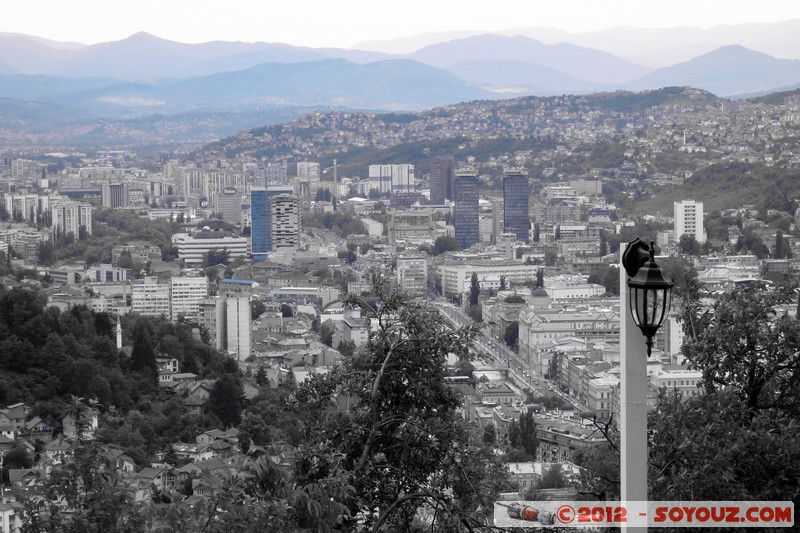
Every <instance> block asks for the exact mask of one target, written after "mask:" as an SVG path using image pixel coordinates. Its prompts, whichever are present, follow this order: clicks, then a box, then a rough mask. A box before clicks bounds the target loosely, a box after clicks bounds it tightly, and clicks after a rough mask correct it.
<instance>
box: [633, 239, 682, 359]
mask: <svg viewBox="0 0 800 533" xmlns="http://www.w3.org/2000/svg"><path fill="white" fill-rule="evenodd" d="M622 266H623V267H624V268H625V272H626V273H627V274H628V280H627V281H628V288H629V289H630V296H629V298H628V303H629V306H630V311H631V316H632V317H633V320H634V322H635V323H636V326H637V327H638V328H639V329H640V330H641V331H642V334H643V335H644V336H645V337H646V339H647V341H646V343H647V357H648V358H649V357H650V355H651V353H652V351H653V337H655V334H656V332H657V331H658V328H660V327H661V325H662V324H663V323H664V319H665V318H666V316H667V312H668V311H669V304H670V298H671V296H672V286H673V285H674V283H673V282H672V280H670V279H667V278H665V277H664V273H663V272H662V271H661V268H659V266H658V264H656V261H655V243H654V242H653V241H650V245H649V246H648V245H647V244H645V243H643V242H642V241H641V240H639V239H638V238H637V239H636V240H635V241H633V242H630V243H628V246H627V247H626V248H625V252H624V253H623V254H622Z"/></svg>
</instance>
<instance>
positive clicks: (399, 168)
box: [368, 164, 416, 193]
mask: <svg viewBox="0 0 800 533" xmlns="http://www.w3.org/2000/svg"><path fill="white" fill-rule="evenodd" d="M368 172H369V179H370V180H378V182H379V183H381V184H382V183H383V181H384V180H385V181H389V182H390V183H391V192H393V193H398V192H399V193H404V192H411V191H413V190H414V189H415V187H416V179H415V178H414V165H409V164H402V165H369V168H368ZM382 189H383V187H381V192H384V191H383V190H382Z"/></svg>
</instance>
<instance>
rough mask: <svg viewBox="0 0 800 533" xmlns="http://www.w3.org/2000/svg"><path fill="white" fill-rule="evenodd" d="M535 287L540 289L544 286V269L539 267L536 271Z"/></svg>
mask: <svg viewBox="0 0 800 533" xmlns="http://www.w3.org/2000/svg"><path fill="white" fill-rule="evenodd" d="M536 287H537V288H539V289H541V288H542V287H544V269H541V268H540V269H539V270H537V271H536Z"/></svg>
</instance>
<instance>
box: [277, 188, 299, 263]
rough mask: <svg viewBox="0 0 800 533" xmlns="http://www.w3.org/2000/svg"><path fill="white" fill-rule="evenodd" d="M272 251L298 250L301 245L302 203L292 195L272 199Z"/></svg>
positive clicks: (281, 195)
mask: <svg viewBox="0 0 800 533" xmlns="http://www.w3.org/2000/svg"><path fill="white" fill-rule="evenodd" d="M270 214H271V218H272V221H271V226H272V249H273V250H277V249H278V248H297V247H298V246H299V245H300V202H299V200H298V199H297V196H294V195H292V194H279V195H277V196H273V197H271V198H270Z"/></svg>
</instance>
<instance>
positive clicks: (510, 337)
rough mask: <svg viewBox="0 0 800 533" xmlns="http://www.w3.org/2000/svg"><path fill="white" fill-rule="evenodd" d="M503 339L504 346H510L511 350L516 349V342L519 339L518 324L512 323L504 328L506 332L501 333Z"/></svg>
mask: <svg viewBox="0 0 800 533" xmlns="http://www.w3.org/2000/svg"><path fill="white" fill-rule="evenodd" d="M503 339H504V340H505V341H506V345H508V346H510V347H511V348H514V347H516V345H517V340H518V339H519V322H517V321H514V322H511V323H510V324H509V325H508V326H506V330H505V332H504V333H503Z"/></svg>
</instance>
